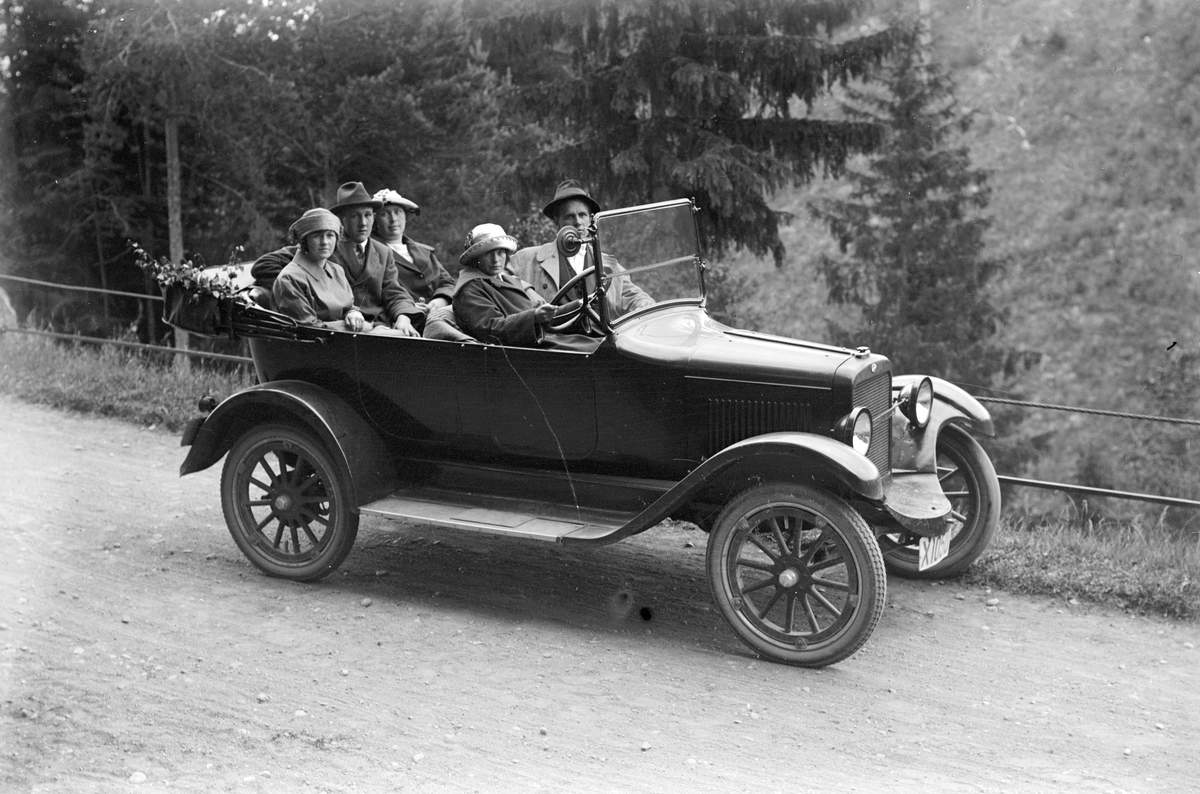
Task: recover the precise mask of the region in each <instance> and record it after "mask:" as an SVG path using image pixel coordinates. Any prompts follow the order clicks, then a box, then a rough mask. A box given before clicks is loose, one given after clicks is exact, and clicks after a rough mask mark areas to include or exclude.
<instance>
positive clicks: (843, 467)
mask: <svg viewBox="0 0 1200 794" xmlns="http://www.w3.org/2000/svg"><path fill="white" fill-rule="evenodd" d="M766 480H771V481H779V482H787V481H794V482H801V483H814V482H815V483H818V484H820V485H822V486H824V487H826V488H831V487H833V488H837V487H841V488H845V489H846V490H847V491H848V492H849V493H851V494H853V495H855V496H856V497H857V498H862V499H867V500H874V501H879V500H882V499H883V495H884V491H883V479H882V478H881V477H880V475H879V470H878V469H876V468H875V464H873V463H871V461H870V460H868V459H867V458H865V457H864V456H862V455H859V454H858V453H856V452H854V450H852V449H850V447H848V446H846V445H845V444H841V443H838V442H837V441H834V440H833V439H830V438H825V437H823V436H815V435H810V434H807V433H771V434H768V435H764V436H756V437H754V438H748V439H745V440H743V441H739V442H737V443H736V444H732V445H730V446H729V447H727V448H726V449H724V450H721V452H719V453H717V454H716V455H713V456H712V457H711V458H709V459H708V460H706V461H704V462H703V463H701V464H700V465H699V466H697V467H696V468H695V469H694V470H692V472H691V473H690V474H688V475H687V476H686V477H684V478H683V479H681V480H680V481H679V482H678V483H677V484H676V485H675V486H674V487H673V488H671V489H670V490H669V491H667V492H666V493H664V494H663V495H662V496H660V497H659V498H658V499H657V500H655V501H654V503H653V504H651V505H650V506H649V507H647V508H646V509H645V510H643V511H642V512H641V513H640V514H638V515H637V516H636V517H635V518H633V519H632V520H631V521H629V522H628V523H627V524H625V526H623V527H621V528H620V529H619V530H616V531H614V532H611V533H606V534H604V535H602V536H580V535H574V536H568V537H565V538H563V542H564V543H585V542H590V543H611V542H614V541H617V540H621V539H622V538H626V537H629V536H630V535H635V534H637V533H639V532H644V531H645V530H647V529H649V528H650V527H652V526H654V525H655V524H657V523H658V522H660V521H662V520H663V519H664V518H668V517H670V516H671V515H673V514H675V513H676V512H678V511H680V510H681V509H682V508H683V507H684V506H685V505H687V504H688V503H689V502H692V501H694V500H700V501H704V502H712V503H716V504H721V503H724V502H726V501H727V500H728V499H729V498H731V497H732V495H734V494H736V493H738V492H740V491H742V490H744V489H746V488H748V487H752V486H753V485H755V484H757V483H761V482H764V481H766Z"/></svg>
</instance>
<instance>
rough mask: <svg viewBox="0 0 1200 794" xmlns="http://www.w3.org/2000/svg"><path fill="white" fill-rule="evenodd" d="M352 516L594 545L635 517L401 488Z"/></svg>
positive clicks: (499, 497) (447, 492) (359, 509)
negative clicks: (369, 516)
mask: <svg viewBox="0 0 1200 794" xmlns="http://www.w3.org/2000/svg"><path fill="white" fill-rule="evenodd" d="M358 512H359V513H360V514H363V515H374V516H382V517H384V518H391V519H397V520H404V521H415V522H418V523H421V524H431V525H433V526H439V527H451V528H454V529H462V530H467V531H470V532H480V533H482V534H485V535H503V536H506V537H517V538H530V539H532V540H545V541H558V540H561V539H563V538H568V537H569V538H571V539H573V540H599V539H601V538H603V537H605V536H607V535H611V534H613V533H614V532H615V531H616V530H618V529H620V528H621V527H623V526H625V524H627V523H628V522H629V521H630V520H631V519H632V518H633V517H634V516H635V515H636V513H634V514H625V513H620V512H615V511H606V510H595V509H587V508H580V507H576V506H575V505H562V504H554V503H550V504H546V503H536V502H531V501H527V500H520V499H511V498H506V497H501V496H488V495H483V494H472V495H467V494H464V493H462V492H461V491H451V490H444V489H438V488H402V489H400V490H398V491H396V492H395V493H393V494H392V495H391V496H385V497H384V498H382V499H377V500H376V501H374V502H371V503H369V504H365V505H363V506H362V507H360V508H358Z"/></svg>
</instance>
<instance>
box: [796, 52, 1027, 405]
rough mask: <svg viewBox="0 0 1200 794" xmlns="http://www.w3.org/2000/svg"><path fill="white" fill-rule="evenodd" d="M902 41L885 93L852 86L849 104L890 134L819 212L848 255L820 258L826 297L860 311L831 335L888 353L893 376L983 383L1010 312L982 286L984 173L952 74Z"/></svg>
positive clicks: (999, 356)
mask: <svg viewBox="0 0 1200 794" xmlns="http://www.w3.org/2000/svg"><path fill="white" fill-rule="evenodd" d="M907 41H908V42H909V44H908V45H907V46H905V47H903V48H902V49H901V50H900V51H898V52H897V53H896V55H895V56H894V57H893V58H892V59H891V61H890V62H889V63H888V65H887V66H886V68H885V70H884V72H883V74H882V76H881V79H880V86H881V87H882V88H883V89H885V90H883V91H881V92H872V91H868V90H865V89H856V90H852V91H850V92H849V93H848V100H847V101H846V102H845V103H844V109H845V111H846V113H847V115H848V117H849V118H851V119H855V120H858V121H860V122H874V123H877V124H879V125H882V126H884V127H886V129H887V130H888V134H887V138H886V140H885V141H884V142H883V143H882V145H881V146H880V147H879V148H878V149H877V150H876V151H875V152H874V153H873V154H872V155H871V156H870V158H869V160H868V161H867V163H866V167H865V169H862V170H852V171H850V172H849V177H848V178H849V181H850V184H851V193H850V196H849V198H847V199H845V200H832V201H825V202H821V203H819V204H816V205H814V206H813V208H812V209H813V211H814V213H815V214H816V215H817V217H818V218H820V219H821V220H822V221H824V222H825V223H827V224H828V226H829V228H830V230H831V231H832V232H833V235H834V236H835V238H836V239H837V242H838V245H839V247H840V249H841V252H842V255H841V256H839V257H833V258H830V257H824V258H823V259H822V261H821V262H820V269H821V271H822V274H823V275H824V277H825V279H826V281H827V283H828V286H829V296H830V299H831V300H832V301H834V302H835V303H839V304H843V305H845V306H848V307H853V308H855V309H857V310H859V311H857V312H852V313H850V315H851V316H852V319H850V320H849V321H835V322H834V324H833V327H832V328H831V331H832V333H833V336H834V337H835V339H834V341H837V342H839V343H841V344H847V345H855V346H857V345H867V346H869V347H870V348H871V349H872V350H877V351H879V352H882V353H885V354H886V355H888V356H889V357H890V358H892V360H893V361H894V362H895V364H896V371H897V372H925V373H929V374H934V375H938V376H940V377H944V378H947V379H950V380H954V381H958V382H961V383H965V384H975V385H987V384H989V383H990V382H991V380H992V378H993V376H994V375H995V374H996V373H998V372H999V371H1001V370H1002V368H1003V365H1004V351H1003V350H1002V349H1001V347H1000V346H999V345H998V344H997V341H996V333H997V331H998V329H999V326H1000V324H1001V322H1002V321H1003V312H1001V311H999V310H998V309H997V308H996V307H994V306H993V305H992V303H991V302H990V299H989V296H988V291H987V288H988V285H989V282H990V281H991V280H992V279H993V278H994V277H995V275H996V274H997V272H998V269H999V268H998V264H999V263H998V262H997V261H995V260H993V259H990V258H988V257H987V256H985V253H984V239H983V235H984V232H985V231H986V229H987V228H988V225H989V223H990V221H989V219H988V218H987V217H986V216H985V215H984V213H983V211H984V209H985V208H986V207H987V203H988V196H989V190H988V187H987V175H986V174H985V173H984V172H983V171H981V170H979V169H975V168H972V167H971V162H970V157H969V154H968V151H967V149H966V147H965V146H964V145H962V143H961V140H960V139H959V138H958V136H959V135H961V133H963V132H965V131H966V130H967V129H968V127H969V125H970V115H969V114H966V113H963V112H962V110H961V108H960V107H959V106H958V104H957V102H956V101H955V98H954V90H953V84H952V82H951V80H950V78H949V77H948V76H947V75H946V73H945V72H944V71H943V70H942V69H941V68H940V67H939V66H938V65H937V64H936V63H932V62H927V61H925V59H924V58H922V56H921V54H920V50H919V48H918V47H917V46H916V44H915V43H913V42H914V41H915V39H914V38H909V39H907Z"/></svg>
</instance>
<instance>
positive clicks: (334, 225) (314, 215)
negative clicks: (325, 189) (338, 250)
mask: <svg viewBox="0 0 1200 794" xmlns="http://www.w3.org/2000/svg"><path fill="white" fill-rule="evenodd" d="M326 231H328V232H335V233H337V234H341V233H342V221H341V219H339V218H338V216H336V215H334V214H333V213H332V212H330V211H329V210H323V209H320V208H318V209H312V210H308V211H306V212H305V213H304V214H303V215H301V216H300V217H299V218H298V219H297V220H296V222H295V223H293V224H292V225H291V227H290V228H288V234H290V235H291V237H292V240H293V241H294V242H297V243H298V242H300V241H301V240H303V239H304V238H305V237H307V236H308V235H310V234H312V233H313V232H326Z"/></svg>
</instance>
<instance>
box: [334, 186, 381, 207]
mask: <svg viewBox="0 0 1200 794" xmlns="http://www.w3.org/2000/svg"><path fill="white" fill-rule="evenodd" d="M364 206H365V207H370V208H371V209H376V210H377V209H379V208H380V207H382V206H383V205H382V204H380V203H379V201H378V200H376V199H374V198H372V197H371V194H370V193H368V192H367V189H366V188H365V187H363V183H362V182H343V183H342V184H341V186H340V187H339V188H338V189H337V201H335V202H334V203H333V206H332V207H330V208H329V209H331V210H333V212H335V213H337V214H339V215H340V214H341V212H340V211H341V210H346V209H349V208H351V207H364Z"/></svg>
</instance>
